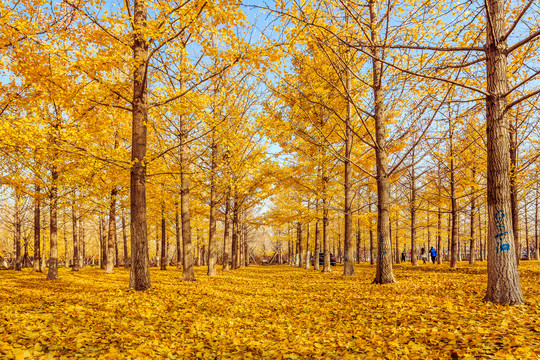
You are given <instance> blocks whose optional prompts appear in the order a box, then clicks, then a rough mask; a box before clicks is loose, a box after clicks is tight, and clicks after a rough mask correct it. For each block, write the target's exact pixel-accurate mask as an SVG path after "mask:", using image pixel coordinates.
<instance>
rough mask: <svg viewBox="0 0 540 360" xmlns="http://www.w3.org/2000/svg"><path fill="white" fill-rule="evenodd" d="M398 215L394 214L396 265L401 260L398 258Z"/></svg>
mask: <svg viewBox="0 0 540 360" xmlns="http://www.w3.org/2000/svg"><path fill="white" fill-rule="evenodd" d="M398 219H399V217H398V214H397V213H396V230H395V233H396V263H397V264H399V263H400V261H401V259H400V258H399V228H398V226H399V224H398Z"/></svg>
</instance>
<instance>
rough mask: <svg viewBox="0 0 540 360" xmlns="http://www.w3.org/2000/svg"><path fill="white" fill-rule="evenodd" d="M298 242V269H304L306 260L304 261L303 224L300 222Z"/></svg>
mask: <svg viewBox="0 0 540 360" xmlns="http://www.w3.org/2000/svg"><path fill="white" fill-rule="evenodd" d="M296 241H297V249H298V255H299V257H300V258H299V259H298V260H299V261H298V267H304V261H303V260H304V259H303V256H302V254H303V249H302V223H301V222H300V221H298V222H297V223H296Z"/></svg>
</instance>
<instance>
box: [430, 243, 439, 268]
mask: <svg viewBox="0 0 540 360" xmlns="http://www.w3.org/2000/svg"><path fill="white" fill-rule="evenodd" d="M429 252H430V254H431V261H433V263H434V264H435V259H436V258H437V250H435V249H434V248H433V246H432V247H431V249H429Z"/></svg>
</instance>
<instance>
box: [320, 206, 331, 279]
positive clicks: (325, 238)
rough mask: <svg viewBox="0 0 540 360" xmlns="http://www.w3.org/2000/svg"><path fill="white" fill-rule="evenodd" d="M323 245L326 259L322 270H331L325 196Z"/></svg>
mask: <svg viewBox="0 0 540 360" xmlns="http://www.w3.org/2000/svg"><path fill="white" fill-rule="evenodd" d="M322 207H323V247H324V259H323V269H322V272H331V271H332V269H331V267H330V238H329V236H328V200H327V199H326V196H324V197H323V205H322Z"/></svg>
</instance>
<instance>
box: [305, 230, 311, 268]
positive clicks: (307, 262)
mask: <svg viewBox="0 0 540 360" xmlns="http://www.w3.org/2000/svg"><path fill="white" fill-rule="evenodd" d="M306 228H307V234H306V256H304V260H305V263H304V267H305V268H306V269H309V267H310V264H309V236H310V235H311V234H310V231H309V230H310V229H309V223H307V224H306Z"/></svg>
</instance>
